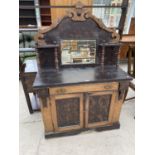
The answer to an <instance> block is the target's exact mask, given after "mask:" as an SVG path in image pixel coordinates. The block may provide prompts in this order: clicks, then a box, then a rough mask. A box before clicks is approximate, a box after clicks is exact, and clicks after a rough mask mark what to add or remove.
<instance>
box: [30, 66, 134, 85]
mask: <svg viewBox="0 0 155 155" xmlns="http://www.w3.org/2000/svg"><path fill="white" fill-rule="evenodd" d="M131 79H132V78H131V77H130V76H128V75H127V74H126V72H124V71H123V70H122V69H120V68H116V67H112V66H109V67H104V68H101V67H81V68H76V69H75V68H61V69H59V72H57V70H54V69H53V70H44V72H40V73H39V72H38V73H37V75H36V78H35V81H34V84H33V87H34V88H46V87H56V86H65V85H73V84H88V83H99V82H103V83H104V82H112V81H122V80H131Z"/></svg>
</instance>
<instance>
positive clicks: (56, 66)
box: [54, 47, 59, 70]
mask: <svg viewBox="0 0 155 155" xmlns="http://www.w3.org/2000/svg"><path fill="white" fill-rule="evenodd" d="M54 55H55V68H56V69H57V70H58V69H59V60H58V48H57V47H56V48H55V49H54Z"/></svg>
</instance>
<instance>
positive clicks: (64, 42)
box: [33, 2, 132, 137]
mask: <svg viewBox="0 0 155 155" xmlns="http://www.w3.org/2000/svg"><path fill="white" fill-rule="evenodd" d="M36 42H37V46H36V49H37V62H38V72H37V75H36V78H35V81H34V83H33V88H34V89H35V92H36V93H37V96H38V98H39V101H40V106H41V113H42V118H43V123H44V129H45V137H49V136H50V137H56V136H63V135H72V134H78V133H80V132H81V131H86V130H89V129H95V130H97V131H102V130H108V129H118V128H119V127H120V123H119V116H120V112H121V107H122V103H123V101H124V97H125V93H126V91H127V89H128V85H129V82H130V80H132V78H131V77H130V76H129V75H127V73H126V72H124V71H123V70H122V69H120V68H119V67H118V64H117V61H118V52H119V48H120V35H119V34H118V33H116V31H115V30H113V29H109V28H107V27H106V26H105V25H104V24H103V23H102V21H101V20H99V19H97V18H96V17H95V16H94V15H92V14H91V13H89V11H88V10H87V9H86V8H84V5H83V4H82V3H80V2H79V3H77V4H76V6H75V8H73V9H70V10H69V11H68V14H67V15H66V16H65V17H64V18H63V19H62V20H61V22H60V23H59V24H58V25H57V24H53V25H52V26H50V27H48V28H43V29H40V30H39V32H38V34H37V37H36Z"/></svg>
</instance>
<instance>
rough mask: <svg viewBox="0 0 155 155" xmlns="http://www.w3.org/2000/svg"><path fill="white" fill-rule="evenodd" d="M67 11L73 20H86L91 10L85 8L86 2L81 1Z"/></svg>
mask: <svg viewBox="0 0 155 155" xmlns="http://www.w3.org/2000/svg"><path fill="white" fill-rule="evenodd" d="M67 13H68V17H70V18H72V20H73V21H85V20H86V14H87V13H89V10H88V9H85V8H84V4H83V3H81V2H80V1H79V2H77V3H76V4H75V8H73V9H70V10H68V11H67Z"/></svg>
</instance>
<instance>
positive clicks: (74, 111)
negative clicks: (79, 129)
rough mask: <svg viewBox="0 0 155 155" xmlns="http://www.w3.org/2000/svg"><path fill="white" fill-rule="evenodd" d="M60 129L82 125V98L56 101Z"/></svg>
mask: <svg viewBox="0 0 155 155" xmlns="http://www.w3.org/2000/svg"><path fill="white" fill-rule="evenodd" d="M56 110H57V121H58V126H59V127H65V126H71V125H80V98H67V99H58V100H56Z"/></svg>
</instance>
